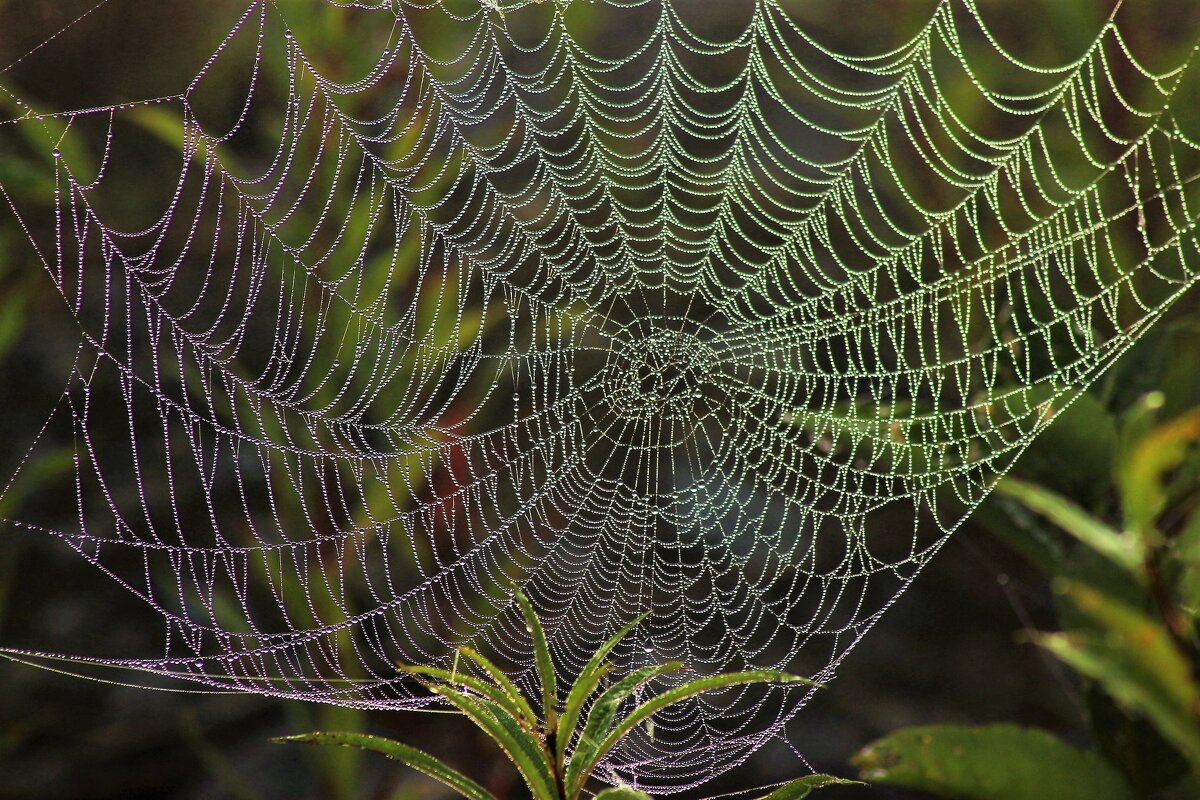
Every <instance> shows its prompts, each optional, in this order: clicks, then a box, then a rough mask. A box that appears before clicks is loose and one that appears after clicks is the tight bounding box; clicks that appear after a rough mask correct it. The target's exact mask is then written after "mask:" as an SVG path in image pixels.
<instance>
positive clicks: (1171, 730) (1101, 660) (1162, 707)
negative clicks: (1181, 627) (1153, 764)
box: [1036, 583, 1200, 764]
mask: <svg viewBox="0 0 1200 800" xmlns="http://www.w3.org/2000/svg"><path fill="white" fill-rule="evenodd" d="M1065 592H1066V594H1067V596H1068V597H1070V598H1071V600H1072V602H1074V604H1075V605H1076V607H1078V608H1079V610H1080V611H1082V612H1083V613H1084V614H1085V615H1087V617H1089V618H1090V619H1091V620H1092V621H1093V622H1094V623H1095V624H1096V625H1097V626H1098V627H1099V630H1098V631H1091V630H1079V631H1068V632H1066V633H1057V634H1047V635H1042V636H1040V637H1038V638H1037V640H1036V641H1037V642H1038V644H1040V645H1041V646H1042V647H1044V648H1046V649H1047V650H1049V651H1050V652H1052V653H1054V655H1056V656H1058V658H1060V659H1062V660H1063V661H1065V662H1066V663H1068V664H1070V665H1071V666H1072V667H1073V668H1074V669H1076V670H1078V671H1079V672H1081V673H1083V674H1084V675H1086V676H1088V677H1089V678H1092V679H1094V680H1096V681H1098V682H1099V683H1100V684H1102V685H1103V686H1104V688H1105V690H1106V691H1107V692H1108V693H1109V694H1111V695H1112V696H1113V697H1114V698H1116V699H1117V700H1118V701H1119V702H1121V703H1123V704H1124V705H1126V706H1130V707H1133V708H1136V709H1137V710H1138V711H1140V712H1142V713H1144V714H1145V715H1146V716H1147V717H1148V718H1149V719H1150V720H1151V721H1152V722H1153V723H1154V724H1155V726H1156V727H1157V728H1158V729H1159V731H1160V732H1161V733H1162V735H1163V736H1164V737H1166V738H1167V739H1169V740H1170V741H1171V742H1172V743H1174V744H1175V745H1176V746H1177V747H1178V748H1179V749H1180V750H1181V751H1182V752H1183V753H1185V754H1186V755H1187V756H1188V757H1189V758H1191V759H1192V760H1193V762H1194V763H1198V764H1200V720H1198V717H1197V709H1200V686H1197V685H1196V681H1195V680H1194V679H1193V677H1192V673H1191V668H1190V666H1189V665H1188V661H1187V657H1186V656H1185V655H1184V654H1183V653H1181V652H1180V650H1179V648H1178V646H1176V644H1175V643H1174V642H1173V641H1172V640H1171V637H1170V635H1169V634H1168V633H1167V631H1166V629H1165V628H1163V627H1162V625H1160V624H1158V623H1157V622H1156V621H1154V620H1152V619H1150V618H1149V617H1147V616H1146V615H1145V614H1143V613H1141V612H1140V611H1137V610H1136V609H1133V608H1130V607H1128V606H1126V605H1124V604H1122V603H1120V602H1118V601H1115V600H1112V599H1110V598H1108V597H1105V596H1104V595H1102V594H1101V593H1099V592H1097V591H1096V590H1095V589H1092V588H1091V587H1089V586H1085V585H1083V584H1079V583H1068V584H1065Z"/></svg>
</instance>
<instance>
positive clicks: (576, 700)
mask: <svg viewBox="0 0 1200 800" xmlns="http://www.w3.org/2000/svg"><path fill="white" fill-rule="evenodd" d="M648 616H649V614H642V615H641V616H640V617H638V618H637V619H635V620H633V621H632V622H630V623H629V624H628V625H626V626H625V627H624V628H621V630H619V631H617V632H616V634H614V635H613V636H612V638H610V639H609V640H608V641H606V642H605V643H604V644H602V645H601V646H600V649H599V650H597V651H596V652H595V653H593V654H592V657H591V658H590V659H588V663H587V664H585V665H584V666H583V669H582V670H580V672H579V677H578V678H576V679H575V683H574V684H573V685H572V686H571V690H570V691H569V692H567V701H566V703H564V704H563V712H562V718H561V719H560V720H559V725H558V733H557V737H558V738H557V742H556V745H557V747H556V750H557V752H556V753H555V756H556V757H557V758H558V764H559V768H560V769H561V768H562V765H563V762H564V760H565V758H566V754H567V745H568V744H569V743H570V741H571V737H573V736H574V735H575V726H576V725H577V724H578V722H579V715H580V714H582V713H583V704H584V703H586V702H587V699H588V698H589V697H591V696H592V693H593V692H594V691H596V687H597V686H599V685H600V679H601V678H603V677H604V675H605V673H607V672H608V671H609V667H607V666H605V664H604V659H606V658H608V654H609V653H611V652H612V650H613V648H614V647H616V646H617V644H618V643H619V642H620V641H621V640H622V639H624V638H625V637H626V636H628V635H629V634H630V632H632V631H633V629H634V628H636V627H637V626H638V625H640V624H641V623H642V621H643V620H644V619H646V617H648Z"/></svg>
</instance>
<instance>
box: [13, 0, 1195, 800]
mask: <svg viewBox="0 0 1200 800" xmlns="http://www.w3.org/2000/svg"><path fill="white" fill-rule="evenodd" d="M1120 5H1121V4H1120V3H1117V4H1115V6H1114V8H1113V9H1112V14H1111V16H1109V17H1108V19H1107V21H1103V22H1102V23H1100V24H1099V25H1098V26H1097V29H1096V32H1095V36H1094V38H1093V40H1092V42H1091V44H1090V46H1088V47H1087V48H1086V50H1085V51H1084V52H1083V53H1082V54H1080V55H1078V57H1077V58H1074V59H1073V60H1071V61H1069V62H1067V63H1061V64H1056V65H1053V66H1044V65H1038V64H1034V63H1031V62H1027V61H1023V60H1021V59H1020V58H1019V57H1018V56H1016V55H1014V54H1013V52H1010V50H1009V49H1006V47H1005V46H1004V45H1003V44H1002V43H1001V42H1000V40H999V39H998V38H997V36H996V34H995V33H994V32H993V29H992V28H991V27H989V24H988V22H987V20H986V19H985V16H984V15H981V12H980V10H979V9H978V8H977V7H976V5H975V2H974V0H944V1H943V2H938V3H933V4H930V5H929V6H928V10H927V11H926V12H925V17H924V22H923V24H921V25H920V26H919V27H917V28H916V29H915V33H912V34H911V36H907V35H906V38H905V40H904V41H903V42H901V43H899V44H897V45H894V46H889V47H887V48H886V49H885V50H884V51H882V52H874V53H867V54H863V53H859V52H851V51H849V50H847V49H846V48H839V47H832V46H830V45H828V44H825V43H824V42H825V41H826V39H824V38H822V37H821V36H819V35H817V33H814V32H813V31H812V30H810V26H808V25H806V23H805V21H804V18H803V14H801V10H802V9H800V8H799V7H797V8H790V7H788V6H787V5H786V4H779V3H775V2H766V1H765V0H763V1H760V2H745V3H743V4H740V5H735V4H730V5H729V6H728V7H725V6H722V7H721V8H720V9H719V10H714V7H713V6H711V5H708V4H704V3H674V2H670V3H668V2H661V3H660V2H629V3H611V4H602V3H583V2H572V3H568V4H554V3H523V4H508V3H506V4H500V5H496V4H494V3H482V4H481V3H479V2H466V0H463V2H458V3H452V2H446V3H440V2H429V3H409V2H405V1H404V0H396V2H387V1H386V0H381V2H379V3H375V4H372V3H334V2H330V3H328V5H327V6H323V5H322V4H320V3H316V2H312V3H294V2H284V1H283V0H279V2H277V3H276V2H265V1H259V0H255V1H254V2H249V3H247V4H246V7H245V9H244V13H242V14H241V16H240V17H239V18H238V19H237V21H236V24H235V25H234V26H233V28H232V29H231V30H230V31H229V33H228V36H227V38H225V39H224V40H223V41H222V43H221V44H220V46H219V47H218V48H217V49H216V50H215V52H214V53H213V55H212V58H211V59H209V60H208V61H207V63H206V64H205V65H204V67H203V68H202V69H201V70H200V71H199V73H198V74H197V75H196V76H195V79H194V80H193V81H191V82H190V83H189V84H188V85H186V86H185V87H182V88H181V89H180V90H179V91H178V92H177V93H174V94H169V95H166V96H163V97H159V98H152V99H150V100H147V101H138V102H132V103H129V102H122V103H117V104H106V103H101V104H99V105H97V106H95V107H89V108H86V109H81V110H72V111H55V110H49V109H40V108H35V107H33V106H30V105H27V104H25V103H24V102H23V101H21V100H20V99H17V98H16V95H14V96H13V97H14V99H16V102H17V110H16V113H15V114H13V115H11V116H10V118H9V119H7V120H5V121H3V124H0V131H3V134H2V135H3V136H4V137H7V138H4V139H0V145H2V146H5V147H8V146H13V147H15V146H16V145H14V144H13V142H14V141H15V139H14V137H23V139H22V141H25V142H26V143H29V142H33V143H35V145H36V147H37V148H39V152H40V153H41V155H42V157H43V158H44V159H45V163H47V164H48V165H49V166H48V169H52V171H53V174H54V182H53V185H54V187H55V188H54V190H53V192H54V197H53V198H50V197H48V196H47V197H45V198H42V201H41V205H39V204H38V203H36V202H32V201H22V200H20V199H18V198H17V196H16V195H15V193H14V192H12V191H10V190H9V189H5V190H4V200H5V205H6V206H8V207H9V209H8V210H9V212H11V217H12V219H15V220H17V221H18V222H19V224H20V225H21V226H22V227H23V229H24V231H25V233H26V234H27V238H28V239H29V242H30V244H31V246H32V247H33V248H34V249H36V251H37V252H38V253H39V254H41V258H42V261H43V264H44V267H45V271H46V274H47V275H48V277H49V278H50V279H51V280H52V281H53V282H54V284H55V286H56V287H57V289H58V291H59V292H60V293H61V295H62V298H63V300H64V301H65V303H66V305H67V306H68V307H69V309H70V311H71V314H72V316H73V318H74V320H75V322H76V323H77V324H78V328H79V332H80V337H81V339H80V345H79V350H78V353H77V354H76V356H75V359H74V368H73V371H72V375H71V379H70V381H69V383H68V385H67V386H66V387H65V389H64V391H63V393H62V397H61V399H60V401H59V403H58V405H57V407H56V408H55V409H54V411H53V413H52V414H51V416H50V419H49V421H48V422H47V425H46V427H45V428H44V429H43V430H42V431H41V432H39V433H38V434H37V436H36V440H35V441H34V444H33V446H32V447H31V448H30V450H29V453H28V455H27V456H26V457H25V459H24V460H23V462H22V466H21V469H22V470H27V469H29V468H30V465H31V464H35V463H37V461H38V459H39V458H41V457H43V454H44V453H45V452H47V451H49V450H51V449H52V447H51V445H52V444H53V443H54V442H64V441H65V442H68V443H70V448H71V452H72V453H73V455H74V466H73V469H71V470H70V480H69V482H68V484H67V485H66V488H65V492H64V493H63V494H62V495H60V497H64V498H70V502H69V503H67V502H65V501H63V500H60V501H59V505H60V506H62V505H68V506H69V513H67V514H66V515H65V516H66V518H65V519H64V518H62V516H61V515H60V517H58V518H54V517H53V516H52V515H51V516H48V517H47V518H46V519H44V520H43V519H34V518H28V517H22V518H21V519H16V520H11V521H10V524H11V526H12V527H13V528H14V529H17V530H21V531H23V532H26V533H27V534H31V535H42V536H51V537H56V538H57V539H58V540H61V542H62V543H63V544H65V545H67V546H69V547H71V548H73V549H74V550H76V551H77V552H78V553H79V554H80V555H81V556H82V557H83V558H85V559H87V560H88V561H90V562H91V563H93V564H94V565H95V566H96V567H97V568H99V569H101V570H103V571H105V572H106V573H107V574H109V575H110V576H111V577H112V578H113V579H114V580H115V581H118V582H119V584H120V585H121V586H123V587H124V588H125V589H127V590H128V592H129V593H131V594H132V595H133V596H134V597H136V598H139V599H140V600H141V601H144V606H145V608H146V609H148V610H149V611H150V612H151V615H152V616H153V617H155V618H160V619H161V623H162V626H163V637H162V650H161V652H158V653H155V654H152V655H150V656H149V657H145V655H146V654H141V655H142V656H143V657H139V658H115V656H129V655H130V654H120V653H117V654H114V653H107V654H104V655H103V658H102V659H100V661H101V662H102V663H107V664H115V665H124V666H128V667H134V668H139V669H145V670H148V671H153V672H159V673H166V674H172V675H176V676H179V677H184V678H189V679H192V680H195V681H200V682H203V683H205V684H208V685H211V686H214V687H224V688H233V689H238V690H244V691H249V692H257V693H261V694H269V695H279V696H285V697H297V698H305V699H310V700H317V701H323V702H330V703H340V704H345V705H351V706H358V707H366V708H413V707H419V706H423V705H425V704H427V703H428V702H429V698H428V697H427V696H424V695H422V694H421V693H420V691H419V687H417V686H415V685H414V684H412V683H411V682H410V681H408V680H406V679H404V678H402V677H400V676H398V675H397V673H396V670H395V668H394V664H395V663H396V662H397V661H404V662H420V663H433V664H441V665H447V666H448V665H449V663H450V658H451V656H452V652H453V648H454V647H455V646H460V645H465V644H471V645H473V646H477V647H483V648H485V649H486V650H488V652H490V653H491V654H493V655H494V656H495V657H497V658H501V659H503V660H504V661H505V662H506V663H507V664H509V665H510V666H511V667H512V668H514V669H516V670H518V671H519V672H520V673H521V674H522V675H524V680H526V681H529V680H531V676H530V665H531V663H532V652H531V645H530V642H529V638H528V636H527V632H526V631H525V628H524V625H523V623H521V622H520V617H519V614H518V613H517V612H516V610H515V608H514V605H513V603H512V599H511V592H512V591H513V589H514V588H515V587H521V588H523V590H524V591H525V592H527V593H528V594H529V595H530V596H531V598H532V599H533V600H534V602H535V605H536V606H537V607H538V609H539V612H540V613H541V614H542V615H543V617H544V619H545V620H546V624H547V627H548V629H549V631H550V635H551V638H552V645H553V648H554V651H555V653H554V655H555V659H556V664H557V666H558V668H559V669H560V670H561V671H562V672H563V673H564V674H565V675H568V676H569V675H571V674H572V673H574V672H575V671H576V670H578V669H579V668H580V667H581V666H582V663H583V662H584V660H585V659H586V657H587V655H588V653H589V651H590V650H591V649H593V648H595V647H596V646H597V645H598V644H599V643H600V642H601V641H603V640H604V639H605V638H607V637H608V636H609V635H611V634H612V633H613V632H614V631H615V630H617V629H618V628H619V627H620V626H621V625H623V624H625V623H626V622H628V621H629V620H631V619H633V618H634V617H636V616H637V615H639V614H642V613H646V612H649V613H650V614H651V616H650V618H649V619H648V621H647V622H645V623H644V624H643V625H642V626H640V628H639V629H638V632H637V634H636V635H635V636H634V637H632V638H631V639H630V641H628V642H627V643H625V644H624V645H623V646H622V647H621V648H619V649H618V651H617V653H616V658H617V659H618V661H619V662H620V663H621V665H622V666H623V667H625V668H630V667H634V666H637V665H640V664H643V663H647V662H661V661H664V660H668V659H681V660H683V661H684V662H685V663H686V664H687V665H688V668H689V673H688V674H687V675H685V676H684V677H685V678H686V677H692V676H694V675H696V674H705V673H711V672H716V671H725V670H731V669H737V668H745V667H750V666H754V667H778V668H784V669H788V670H791V671H794V672H799V673H801V674H804V675H807V676H809V677H812V678H813V679H815V680H818V681H828V680H830V679H831V678H832V677H833V672H834V669H835V667H836V666H837V664H838V663H839V662H840V660H841V659H842V658H843V657H844V656H845V655H846V654H847V652H849V650H850V649H851V648H852V647H853V646H854V644H855V643H856V642H857V641H858V640H859V639H860V638H861V637H862V636H863V635H864V634H865V633H866V632H867V630H868V629H869V628H870V627H871V626H872V625H873V624H874V623H875V622H876V620H878V618H879V617H880V615H881V614H882V613H883V611H884V610H886V608H887V607H888V606H889V605H890V604H891V603H892V602H894V600H895V598H896V597H897V596H898V595H899V593H900V592H902V591H903V590H904V589H905V588H906V587H907V585H908V584H909V582H910V581H911V580H912V579H913V578H914V576H915V575H916V574H917V572H919V570H920V569H921V567H922V566H923V565H924V564H925V563H926V562H927V561H928V559H929V558H930V557H931V556H932V555H933V554H934V553H935V552H936V551H937V550H938V548H939V547H940V546H941V545H942V544H943V543H944V542H945V541H946V538H947V537H948V536H949V535H950V534H951V532H952V531H953V530H954V529H955V527H956V526H957V525H959V524H960V522H961V521H962V520H963V519H964V518H965V517H966V516H967V515H968V514H969V513H970V512H971V511H972V509H974V508H975V507H976V506H977V505H978V504H979V503H980V502H981V500H982V499H983V498H984V497H985V496H986V494H987V492H988V490H989V487H990V486H991V485H992V484H993V483H994V481H995V480H996V479H997V477H998V476H1000V475H1003V474H1004V472H1005V471H1006V470H1007V469H1008V468H1009V466H1010V465H1011V464H1012V462H1013V460H1014V459H1015V458H1016V457H1017V456H1018V455H1019V454H1020V453H1021V452H1022V451H1023V449H1024V448H1025V447H1026V446H1028V445H1029V444H1030V443H1031V442H1032V441H1033V439H1034V438H1035V437H1036V436H1037V434H1038V433H1039V432H1040V431H1041V430H1043V429H1044V428H1045V427H1046V426H1047V425H1049V424H1050V423H1051V421H1052V420H1053V419H1054V417H1055V416H1056V415H1057V414H1058V413H1060V412H1061V411H1062V410H1063V409H1064V408H1065V407H1067V406H1068V405H1069V404H1070V403H1071V401H1072V400H1073V399H1074V398H1075V397H1076V396H1077V395H1078V394H1079V393H1080V392H1081V391H1083V389H1085V388H1086V387H1087V386H1088V384H1089V383H1090V382H1091V381H1092V380H1094V379H1095V377H1096V376H1097V375H1099V374H1100V373H1101V372H1103V371H1104V370H1105V369H1106V368H1107V367H1108V366H1109V365H1111V364H1112V363H1113V361H1114V360H1115V359H1116V358H1117V357H1118V356H1119V355H1120V354H1121V353H1122V352H1124V351H1125V350H1126V349H1127V348H1128V347H1129V346H1130V345H1131V344H1132V343H1133V342H1134V341H1135V340H1136V339H1137V337H1138V336H1139V335H1140V334H1141V333H1142V332H1143V331H1145V330H1146V328H1147V326H1148V325H1149V324H1150V323H1152V322H1153V321H1154V320H1155V319H1156V318H1158V317H1159V316H1161V315H1162V314H1163V313H1164V311H1165V310H1166V309H1167V308H1168V307H1169V306H1170V304H1171V303H1172V301H1173V300H1174V299H1176V298H1177V297H1178V296H1179V295H1180V294H1181V293H1182V292H1183V291H1185V290H1186V289H1187V288H1188V287H1189V286H1191V285H1192V283H1194V282H1195V280H1196V279H1197V275H1198V271H1197V268H1198V254H1197V240H1196V222H1197V214H1198V213H1200V212H1198V208H1200V197H1197V194H1198V192H1200V189H1198V188H1197V184H1196V180H1195V179H1196V177H1197V175H1200V148H1198V142H1200V136H1198V135H1197V132H1195V131H1190V130H1188V129H1187V127H1186V122H1185V121H1184V120H1180V119H1179V118H1178V117H1177V116H1176V114H1175V113H1174V108H1175V107H1176V106H1178V105H1179V104H1181V103H1182V104H1185V105H1186V104H1191V103H1194V102H1195V100H1196V98H1197V97H1198V96H1200V95H1198V94H1197V84H1196V79H1195V77H1194V73H1195V70H1189V65H1190V62H1191V59H1192V57H1193V53H1194V39H1195V36H1194V35H1193V34H1194V32H1193V33H1192V34H1188V35H1189V36H1190V37H1191V38H1189V39H1188V40H1187V43H1186V45H1187V46H1186V47H1182V48H1177V50H1178V53H1177V57H1176V58H1175V61H1174V62H1173V63H1171V64H1169V65H1165V66H1163V65H1160V66H1157V67H1153V68H1152V67H1151V66H1148V65H1147V64H1148V61H1147V60H1146V59H1144V58H1139V57H1137V56H1135V50H1134V48H1133V47H1132V46H1131V44H1130V40H1131V36H1130V30H1133V31H1134V32H1135V33H1136V27H1137V26H1136V24H1135V23H1136V17H1135V16H1133V15H1132V14H1126V13H1123V11H1122V9H1121V8H1120ZM1128 5H1133V4H1128ZM331 19H336V20H338V22H339V24H341V25H344V26H346V27H347V29H349V30H352V31H354V32H355V33H356V36H357V38H354V39H352V41H354V42H355V43H356V47H355V52H354V53H347V52H344V50H345V47H344V45H343V46H342V49H341V50H338V49H337V48H332V47H330V46H329V44H328V41H329V40H328V38H327V37H325V36H323V35H322V30H321V25H324V24H328V23H329V20H331ZM1185 33H1186V32H1185ZM1134 38H1136V36H1135V37H1134ZM231 109H232V113H231ZM5 142H7V144H4V143H5ZM23 146H28V144H27V145H23ZM155 148H158V149H157V150H156V149H155ZM164 148H165V150H164ZM155 152H158V153H160V154H161V153H162V152H166V153H168V154H169V155H168V156H162V160H163V163H165V164H167V165H168V167H169V169H157V170H152V169H149V168H148V167H146V166H145V164H146V163H148V160H153V157H154V156H153V154H154V153H155ZM155 163H157V162H155ZM160 166H161V165H160ZM122 170H124V171H122ZM139 170H140V171H139ZM164 187H169V191H164ZM0 188H3V187H0ZM130 192H133V193H135V194H136V193H138V192H153V193H155V194H154V196H156V197H158V196H162V197H163V199H164V202H163V209H164V210H163V211H162V213H161V214H160V215H156V218H154V219H153V220H151V221H150V222H149V224H142V225H136V226H132V225H123V224H122V223H120V222H119V220H120V219H121V218H122V217H121V214H122V206H121V202H120V200H121V197H122V196H123V195H127V194H128V193H130ZM18 474H19V473H18ZM12 485H13V484H12V483H11V482H10V484H9V486H12ZM460 667H461V665H460ZM663 685H665V684H656V685H655V686H654V687H652V690H657V689H660V688H662V686H663ZM812 691H813V690H812V689H809V688H799V689H797V688H795V687H788V688H783V687H770V688H763V687H753V688H746V689H737V690H729V691H725V692H723V693H718V694H714V695H706V696H704V697H703V698H701V699H699V700H697V701H696V702H693V703H691V704H689V705H684V706H681V707H679V708H677V709H673V710H672V711H670V712H663V713H662V714H660V715H659V716H658V717H656V720H655V726H654V730H653V733H651V732H649V731H640V732H638V734H637V735H635V736H634V737H632V738H631V739H630V741H629V742H628V743H627V744H626V745H625V746H624V747H623V749H621V750H620V751H619V752H617V753H615V754H614V755H613V757H612V758H611V759H610V766H611V769H612V770H613V775H614V776H620V777H621V778H623V779H626V780H630V779H632V780H636V781H637V782H638V784H639V785H640V786H642V787H643V788H647V789H650V790H664V791H665V790H672V789H679V788H682V787H686V786H690V785H695V784H696V783H699V782H701V781H703V780H706V779H707V778H709V777H712V776H713V775H715V774H718V773H720V772H721V771H723V770H725V769H727V768H729V767H730V766H732V765H734V764H736V763H739V762H740V761H741V760H743V759H744V758H745V757H747V756H748V754H749V753H751V752H752V751H753V750H754V749H755V748H756V747H758V746H760V745H761V744H762V743H763V742H765V741H767V740H768V739H770V738H771V737H772V736H774V735H777V734H778V732H779V731H780V729H781V726H782V725H783V724H784V723H785V722H786V721H788V720H789V719H790V718H791V717H792V715H794V714H795V712H796V711H797V710H798V709H799V708H800V707H801V706H802V705H803V704H804V703H805V702H806V700H807V699H808V698H809V697H810V696H811V693H812Z"/></svg>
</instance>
